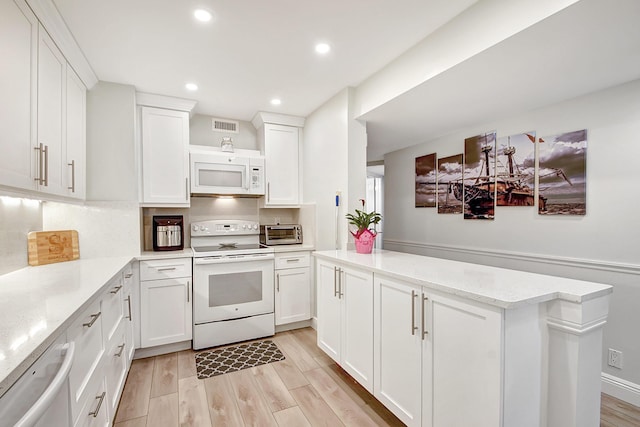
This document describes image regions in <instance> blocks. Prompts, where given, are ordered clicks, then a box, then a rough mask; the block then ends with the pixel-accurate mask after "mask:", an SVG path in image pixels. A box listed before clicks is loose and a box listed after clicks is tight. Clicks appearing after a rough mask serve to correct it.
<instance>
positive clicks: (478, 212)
mask: <svg viewBox="0 0 640 427" xmlns="http://www.w3.org/2000/svg"><path fill="white" fill-rule="evenodd" d="M495 172H496V133H495V131H494V132H490V133H485V134H481V135H476V136H472V137H470V138H466V139H465V140H464V173H463V184H462V185H459V187H462V188H461V189H463V190H464V218H465V219H493V218H494V212H495V205H496V200H495V178H496V174H495ZM458 191H460V188H459V189H458Z"/></svg>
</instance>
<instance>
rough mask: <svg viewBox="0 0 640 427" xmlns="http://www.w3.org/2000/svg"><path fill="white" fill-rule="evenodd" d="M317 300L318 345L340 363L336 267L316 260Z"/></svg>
mask: <svg viewBox="0 0 640 427" xmlns="http://www.w3.org/2000/svg"><path fill="white" fill-rule="evenodd" d="M316 275H317V281H316V286H317V287H318V289H317V301H318V331H317V335H318V347H320V348H321V349H322V350H323V351H324V352H325V353H327V354H328V355H329V357H331V358H332V359H333V360H335V361H336V362H337V363H340V342H341V325H342V322H341V315H342V304H341V301H340V298H339V294H338V280H339V279H338V267H337V266H336V265H335V264H333V263H330V262H326V261H322V260H318V263H317V269H316Z"/></svg>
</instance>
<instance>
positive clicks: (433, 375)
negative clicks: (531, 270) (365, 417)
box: [373, 275, 503, 427]
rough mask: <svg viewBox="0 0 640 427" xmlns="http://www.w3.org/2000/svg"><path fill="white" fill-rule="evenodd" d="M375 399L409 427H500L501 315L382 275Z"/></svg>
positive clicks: (376, 282) (378, 291)
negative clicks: (469, 426)
mask: <svg viewBox="0 0 640 427" xmlns="http://www.w3.org/2000/svg"><path fill="white" fill-rule="evenodd" d="M373 287H374V289H375V310H374V325H375V331H374V336H375V353H374V354H375V357H374V359H375V389H374V396H375V397H376V398H377V399H378V400H380V401H381V402H382V403H383V404H384V405H385V406H386V407H387V408H388V409H389V410H391V412H393V413H394V414H395V415H396V416H397V417H398V418H400V419H401V420H402V421H403V422H404V423H405V424H407V425H408V426H423V427H430V426H434V427H439V426H467V425H473V426H478V427H483V426H486V427H492V426H499V425H501V419H502V416H501V411H502V404H501V402H502V395H501V390H502V379H503V374H502V335H503V327H502V325H503V312H502V310H501V309H498V308H495V307H490V306H486V305H483V304H477V303H473V302H471V301H468V300H462V299H459V298H456V297H453V296H444V295H440V294H438V293H437V292H434V291H432V290H430V289H428V288H424V287H421V286H417V285H412V284H409V283H403V282H400V281H397V280H394V279H390V278H387V277H385V276H381V275H376V276H375V279H374V283H373Z"/></svg>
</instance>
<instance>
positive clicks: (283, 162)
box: [263, 123, 300, 206]
mask: <svg viewBox="0 0 640 427" xmlns="http://www.w3.org/2000/svg"><path fill="white" fill-rule="evenodd" d="M263 131H264V158H265V176H266V183H267V189H266V193H267V194H266V195H265V200H264V203H265V206H297V205H298V204H299V203H300V189H299V173H300V172H299V168H298V163H299V159H298V150H299V146H298V144H299V139H300V136H299V135H300V129H299V128H297V127H292V126H282V125H274V124H270V123H265V124H264V129H263Z"/></svg>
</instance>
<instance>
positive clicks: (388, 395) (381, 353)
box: [374, 275, 430, 427]
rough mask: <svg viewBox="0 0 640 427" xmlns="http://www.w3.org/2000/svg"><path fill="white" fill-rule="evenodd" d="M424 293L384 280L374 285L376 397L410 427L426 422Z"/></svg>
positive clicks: (381, 277) (414, 286) (417, 288)
mask: <svg viewBox="0 0 640 427" xmlns="http://www.w3.org/2000/svg"><path fill="white" fill-rule="evenodd" d="M421 289H422V288H421V287H420V286H416V285H409V284H406V283H402V282H398V281H395V280H391V279H388V278H386V277H384V276H378V275H376V278H375V281H374V298H375V302H374V337H375V344H374V348H375V350H374V365H375V369H374V375H375V379H376V380H375V387H374V396H375V397H376V398H377V399H378V400H379V401H380V402H382V404H383V405H385V406H386V407H387V408H388V409H389V410H390V411H391V412H393V413H394V414H395V415H396V416H397V417H398V418H399V419H400V420H402V422H403V423H405V424H406V425H407V426H409V427H415V426H420V425H421V422H422V415H421V414H422V411H421V407H422V401H423V399H422V353H423V350H422V349H423V343H424V341H423V339H422V328H421V327H419V326H420V323H421V322H422V316H421V310H420V308H421V307H420V304H421V298H422V293H421ZM425 364H427V363H425ZM425 404H429V405H430V403H429V402H425ZM425 409H427V410H428V408H425ZM426 425H429V424H426Z"/></svg>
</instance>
